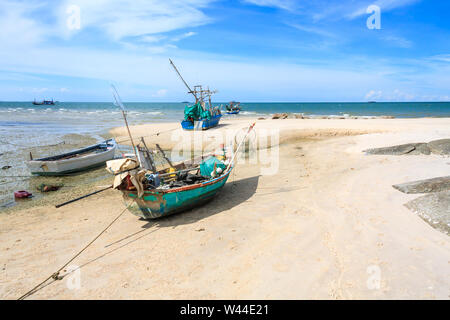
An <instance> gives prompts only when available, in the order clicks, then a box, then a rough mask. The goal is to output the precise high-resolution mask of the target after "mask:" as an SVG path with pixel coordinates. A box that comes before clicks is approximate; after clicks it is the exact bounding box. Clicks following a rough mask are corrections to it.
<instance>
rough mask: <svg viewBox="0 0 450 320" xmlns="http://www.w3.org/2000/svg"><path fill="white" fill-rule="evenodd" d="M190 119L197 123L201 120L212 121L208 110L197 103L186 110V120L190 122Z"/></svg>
mask: <svg viewBox="0 0 450 320" xmlns="http://www.w3.org/2000/svg"><path fill="white" fill-rule="evenodd" d="M189 118H192V119H194V120H195V121H197V120H200V119H211V114H210V112H209V111H208V110H203V108H202V106H201V105H200V103H196V104H194V105H192V106H186V107H185V108H184V120H189Z"/></svg>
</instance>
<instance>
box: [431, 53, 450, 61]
mask: <svg viewBox="0 0 450 320" xmlns="http://www.w3.org/2000/svg"><path fill="white" fill-rule="evenodd" d="M430 60H435V61H440V62H450V54H439V55H436V56H433V57H431V58H430Z"/></svg>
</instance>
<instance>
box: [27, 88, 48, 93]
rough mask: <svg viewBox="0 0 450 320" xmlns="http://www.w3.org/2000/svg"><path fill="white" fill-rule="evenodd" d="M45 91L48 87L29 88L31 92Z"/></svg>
mask: <svg viewBox="0 0 450 320" xmlns="http://www.w3.org/2000/svg"><path fill="white" fill-rule="evenodd" d="M46 91H48V88H33V89H32V90H31V92H34V93H43V92H46Z"/></svg>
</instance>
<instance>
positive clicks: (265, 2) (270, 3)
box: [244, 0, 296, 11]
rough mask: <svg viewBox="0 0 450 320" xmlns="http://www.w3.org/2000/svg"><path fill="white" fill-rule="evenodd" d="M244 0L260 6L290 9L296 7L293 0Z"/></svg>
mask: <svg viewBox="0 0 450 320" xmlns="http://www.w3.org/2000/svg"><path fill="white" fill-rule="evenodd" d="M244 2H246V3H250V4H254V5H257V6H260V7H272V8H279V9H284V10H289V11H291V10H293V9H294V8H295V7H296V4H295V1H293V0H244Z"/></svg>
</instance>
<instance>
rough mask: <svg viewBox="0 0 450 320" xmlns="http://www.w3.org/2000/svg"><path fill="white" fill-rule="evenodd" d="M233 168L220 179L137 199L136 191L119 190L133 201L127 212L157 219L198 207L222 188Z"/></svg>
mask: <svg viewBox="0 0 450 320" xmlns="http://www.w3.org/2000/svg"><path fill="white" fill-rule="evenodd" d="M232 170H233V168H232V167H231V168H230V169H229V170H228V171H227V172H225V173H224V174H222V175H221V176H220V177H218V178H215V179H212V180H209V181H205V182H202V183H197V184H194V185H189V186H184V187H179V188H172V189H168V190H157V189H153V190H145V191H144V194H143V196H141V197H139V196H138V193H137V192H136V191H128V190H121V191H122V193H123V196H124V198H125V199H126V200H127V202H128V200H131V201H133V202H132V204H131V205H130V206H129V207H128V210H129V211H130V212H131V213H132V214H134V215H136V216H138V217H141V218H144V219H157V218H161V217H164V216H168V215H171V214H174V213H178V212H182V211H186V210H189V209H192V208H194V207H197V206H200V205H202V204H204V203H206V202H208V201H209V200H211V199H213V197H214V196H215V195H216V194H217V193H218V192H219V191H220V190H221V189H222V188H223V186H224V185H225V183H226V182H227V180H228V177H229V176H230V173H231V171H232Z"/></svg>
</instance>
